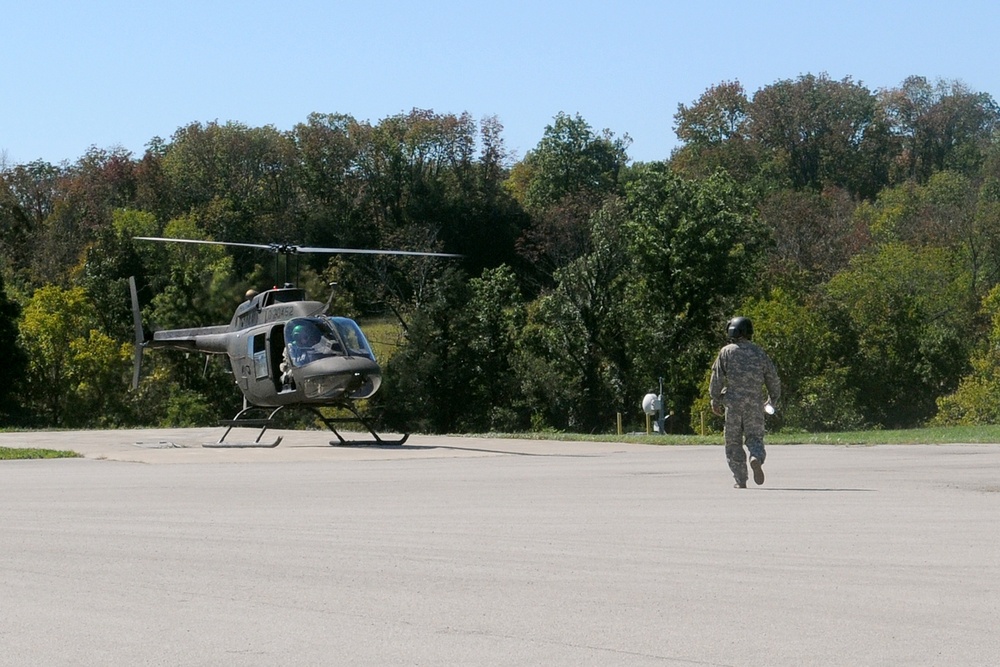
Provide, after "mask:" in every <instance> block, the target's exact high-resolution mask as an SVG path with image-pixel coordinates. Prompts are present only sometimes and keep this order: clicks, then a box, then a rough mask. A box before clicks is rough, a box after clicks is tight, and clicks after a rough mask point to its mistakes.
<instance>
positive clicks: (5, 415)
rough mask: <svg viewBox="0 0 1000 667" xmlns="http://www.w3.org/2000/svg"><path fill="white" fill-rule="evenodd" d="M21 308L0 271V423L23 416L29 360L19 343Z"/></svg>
mask: <svg viewBox="0 0 1000 667" xmlns="http://www.w3.org/2000/svg"><path fill="white" fill-rule="evenodd" d="M20 312H21V308H20V306H18V304H17V303H15V302H13V301H11V300H10V299H9V298H8V297H7V290H6V289H5V286H4V280H3V274H0V349H2V350H4V377H5V378H6V380H5V381H4V382H2V383H0V424H2V425H9V424H15V423H17V421H18V420H20V419H22V418H23V415H22V414H21V407H20V403H21V395H22V391H23V389H24V388H25V371H26V369H27V365H28V359H27V357H26V356H25V354H24V350H23V349H22V348H21V346H20V345H19V344H18V326H17V320H18V316H19V315H20Z"/></svg>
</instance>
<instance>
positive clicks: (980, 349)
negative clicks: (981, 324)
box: [933, 285, 1000, 425]
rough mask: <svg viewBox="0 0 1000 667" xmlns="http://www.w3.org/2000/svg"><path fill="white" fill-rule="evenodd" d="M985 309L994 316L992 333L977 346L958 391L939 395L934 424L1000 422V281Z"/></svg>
mask: <svg viewBox="0 0 1000 667" xmlns="http://www.w3.org/2000/svg"><path fill="white" fill-rule="evenodd" d="M983 313H984V315H986V316H987V317H989V319H990V330H989V335H988V337H987V339H986V341H985V342H984V343H983V344H980V345H979V346H977V349H976V350H975V352H974V353H973V355H972V358H971V362H970V365H971V369H970V371H969V373H968V374H967V375H965V376H963V377H962V379H961V381H960V382H959V384H958V387H957V388H956V389H955V391H954V392H953V393H951V394H947V395H945V396H940V397H939V398H938V399H937V408H938V412H937V415H935V417H934V420H933V423H934V424H940V425H957V424H962V425H980V424H996V423H1000V399H998V398H997V397H998V396H1000V285H998V286H996V287H994V288H993V289H992V290H991V291H990V293H989V294H988V295H987V296H986V298H985V299H984V300H983Z"/></svg>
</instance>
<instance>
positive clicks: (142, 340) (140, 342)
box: [128, 276, 146, 389]
mask: <svg viewBox="0 0 1000 667" xmlns="http://www.w3.org/2000/svg"><path fill="white" fill-rule="evenodd" d="M128 287H129V291H130V292H131V293H132V323H133V324H134V325H135V367H134V369H133V371H132V389H137V388H138V387H139V373H140V371H141V370H142V351H143V349H145V347H146V334H145V332H143V330H142V316H141V315H140V313H139V293H138V292H137V291H136V288H135V276H129V278H128Z"/></svg>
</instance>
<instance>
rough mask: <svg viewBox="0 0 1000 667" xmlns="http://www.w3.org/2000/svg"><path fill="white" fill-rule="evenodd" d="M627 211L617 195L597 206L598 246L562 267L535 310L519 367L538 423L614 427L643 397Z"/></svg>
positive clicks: (594, 239) (593, 224) (593, 242)
mask: <svg viewBox="0 0 1000 667" xmlns="http://www.w3.org/2000/svg"><path fill="white" fill-rule="evenodd" d="M627 216H628V210H627V208H626V206H625V205H624V203H623V202H621V201H618V200H609V201H608V202H607V204H606V205H605V206H604V207H603V208H602V209H600V210H599V211H597V212H596V213H595V214H594V215H593V216H592V218H591V220H590V222H589V228H590V236H591V239H590V243H589V245H590V247H591V251H590V252H589V253H587V254H585V255H584V256H582V257H579V258H578V259H576V260H573V261H572V262H570V263H569V264H567V265H566V266H564V267H562V268H560V269H559V270H557V271H556V274H555V276H554V278H555V281H556V285H555V287H554V288H553V289H552V290H551V291H549V292H547V293H546V294H543V295H542V297H540V299H539V300H538V303H537V304H536V307H534V308H531V309H530V311H529V315H528V319H527V326H526V327H525V330H524V331H523V334H522V336H521V339H520V342H519V344H518V355H517V364H516V368H517V371H518V375H519V377H520V378H521V383H522V387H523V390H524V392H525V394H526V396H527V397H528V401H529V410H530V411H531V413H532V415H533V418H534V421H535V425H536V427H537V426H539V425H547V426H551V427H556V428H571V429H575V430H583V431H604V430H608V429H610V428H611V427H612V425H613V424H614V423H615V413H616V412H622V411H624V410H625V409H626V405H628V404H629V402H630V400H629V399H634V400H638V399H635V396H637V395H639V394H638V392H639V391H640V390H639V389H637V388H636V385H635V383H634V382H633V381H632V378H633V377H634V376H633V375H632V373H631V372H630V371H631V366H630V363H631V360H630V356H629V352H630V348H629V346H630V343H631V341H630V339H629V337H628V335H627V330H626V329H627V327H626V322H628V321H633V320H635V319H636V318H635V317H633V316H631V315H630V314H629V312H628V311H629V308H630V307H631V305H632V301H631V299H629V297H628V294H629V287H630V279H629V278H630V269H631V260H630V257H629V254H628V249H629V240H630V239H629V230H628V217H627ZM635 382H638V383H642V385H641V386H644V384H645V383H644V382H643V379H637V380H635Z"/></svg>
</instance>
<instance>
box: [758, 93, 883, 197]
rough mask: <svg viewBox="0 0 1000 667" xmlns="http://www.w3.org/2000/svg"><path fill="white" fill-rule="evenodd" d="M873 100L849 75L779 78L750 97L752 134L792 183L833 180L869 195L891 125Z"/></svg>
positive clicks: (878, 183) (879, 176)
mask: <svg viewBox="0 0 1000 667" xmlns="http://www.w3.org/2000/svg"><path fill="white" fill-rule="evenodd" d="M876 101H877V100H876V97H875V95H874V94H873V93H872V92H871V91H869V90H868V89H867V88H865V87H864V86H863V85H861V84H859V83H855V82H853V81H852V80H851V79H850V77H848V78H845V79H843V80H842V81H834V80H832V79H830V78H829V77H828V76H827V75H826V74H821V75H819V76H814V75H812V74H806V75H803V76H800V77H799V78H798V79H796V80H794V81H792V80H783V81H778V82H776V83H774V84H771V85H770V86H766V87H764V88H762V89H761V90H759V91H757V93H755V94H754V96H753V101H752V104H751V107H750V122H749V134H750V138H751V140H752V141H755V142H757V143H759V144H760V146H761V149H762V150H763V151H764V153H765V155H766V160H767V161H769V162H772V163H773V164H774V166H775V172H776V173H778V174H782V175H783V176H784V177H785V178H786V179H787V183H788V184H790V185H791V186H792V187H793V188H796V189H801V188H811V189H814V190H821V189H822V188H823V187H824V186H827V185H836V186H840V187H843V188H846V189H847V190H848V191H849V192H851V193H852V194H853V195H856V196H859V197H865V198H871V197H874V196H875V195H876V194H877V193H878V191H879V190H880V189H882V187H883V186H884V185H885V184H886V183H887V182H888V169H889V153H888V147H889V127H888V124H887V122H886V120H885V118H884V117H883V114H882V111H881V109H880V108H879V106H878V105H877V103H876Z"/></svg>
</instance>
